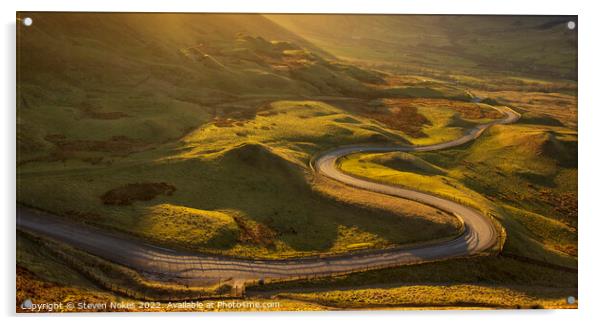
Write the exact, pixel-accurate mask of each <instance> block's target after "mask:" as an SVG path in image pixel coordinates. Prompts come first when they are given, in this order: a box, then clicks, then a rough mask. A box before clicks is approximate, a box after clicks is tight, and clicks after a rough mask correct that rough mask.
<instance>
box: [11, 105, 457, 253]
mask: <svg viewBox="0 0 602 325" xmlns="http://www.w3.org/2000/svg"><path fill="white" fill-rule="evenodd" d="M349 121H354V122H353V123H349ZM379 139H380V140H381V141H383V139H384V140H385V141H390V142H394V141H403V138H402V137H401V136H400V135H397V134H396V133H395V132H394V131H391V130H387V129H385V128H383V127H381V126H379V125H378V124H374V123H373V122H370V121H369V120H366V119H363V118H362V117H357V116H350V115H349V114H347V113H345V112H344V111H342V110H340V109H338V108H336V107H333V106H330V105H326V104H323V103H320V102H291V101H286V102H276V103H274V104H272V105H271V108H270V109H265V110H264V111H262V112H260V113H259V114H258V115H257V116H256V117H255V118H254V119H251V120H248V121H245V122H244V123H242V124H240V123H237V124H234V125H232V126H222V127H219V126H217V125H216V124H212V125H207V126H202V127H200V128H199V129H197V130H195V131H193V132H191V133H190V134H189V135H188V136H187V137H185V138H183V139H182V140H181V141H180V142H176V143H172V144H169V145H164V146H163V147H161V148H160V149H156V150H153V151H147V152H144V153H140V154H132V155H130V156H128V157H124V158H121V159H120V160H119V161H116V162H115V163H113V164H111V165H108V166H103V165H102V164H101V165H89V164H88V165H82V164H81V163H80V162H77V161H67V162H64V163H63V162H57V163H54V164H52V163H48V162H44V163H41V162H40V163H29V164H26V165H24V166H22V167H21V168H20V175H19V186H18V189H19V198H20V200H21V202H23V203H26V204H29V205H33V206H36V207H39V208H43V209H45V210H49V211H54V212H57V213H59V214H62V215H65V216H67V217H71V218H75V219H77V220H82V221H85V222H89V223H93V224H97V225H101V226H104V227H109V228H113V229H116V230H120V231H125V232H128V233H132V234H135V235H138V236H142V237H145V238H148V239H150V240H152V241H155V242H157V243H161V244H165V245H169V246H177V247H184V248H188V249H193V250H202V251H203V250H204V251H214V252H220V253H225V254H240V255H249V256H268V257H269V256H292V255H307V254H315V253H318V252H341V251H347V250H351V249H356V248H366V247H386V246H390V245H393V244H404V243H410V242H416V241H421V240H428V239H432V238H435V237H440V236H449V235H452V234H454V233H455V231H457V229H458V226H459V225H458V224H457V221H456V220H455V218H454V217H452V216H445V215H440V214H438V213H436V211H435V210H434V209H431V208H427V207H424V206H421V205H418V204H408V205H407V206H406V207H405V208H401V209H399V208H397V209H395V210H392V209H387V208H386V207H384V208H383V207H380V208H379V207H376V211H378V214H377V215H376V218H378V219H379V222H374V220H375V219H374V218H375V214H374V211H375V210H374V209H375V207H368V206H367V205H366V203H365V202H364V203H358V202H355V204H354V206H346V205H342V204H340V203H339V202H338V200H337V199H335V198H334V197H333V196H332V195H330V196H329V195H326V196H325V195H323V194H320V193H322V192H321V191H316V190H314V189H313V188H312V185H311V184H309V183H308V180H307V179H306V175H305V172H307V163H308V161H309V158H310V157H311V156H312V155H313V154H315V153H316V152H318V151H320V150H324V149H327V148H330V147H333V146H336V145H338V144H342V143H357V142H374V141H376V140H379ZM138 182H166V183H168V184H170V185H172V186H174V187H175V188H176V190H175V191H174V193H173V194H171V195H170V196H164V195H159V196H157V197H156V198H154V199H153V200H151V201H139V202H135V203H134V204H132V205H130V206H112V205H106V204H103V203H102V201H101V200H100V197H101V196H102V195H103V194H104V193H105V192H107V191H109V190H111V189H114V188H117V187H120V186H123V185H125V184H129V183H138ZM56 187H59V188H61V191H52V190H51V189H52V188H56ZM347 203H353V202H347ZM182 211H184V212H185V213H181V212H182ZM391 211H395V212H391ZM174 215H177V217H174ZM199 216H202V217H203V218H206V219H205V220H207V222H209V224H208V225H205V226H203V227H202V228H201V229H196V228H197V226H198V225H201V224H203V223H204V222H205V221H201V220H199ZM417 216H421V217H422V218H417ZM406 222H409V223H408V224H406ZM416 229H421V231H416ZM185 230H186V231H185ZM201 233H202V236H200V235H201Z"/></svg>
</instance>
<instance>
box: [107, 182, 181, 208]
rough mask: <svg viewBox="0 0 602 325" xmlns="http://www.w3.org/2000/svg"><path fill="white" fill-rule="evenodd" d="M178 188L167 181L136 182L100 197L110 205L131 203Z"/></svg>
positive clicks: (166, 193)
mask: <svg viewBox="0 0 602 325" xmlns="http://www.w3.org/2000/svg"><path fill="white" fill-rule="evenodd" d="M175 190H176V188H175V187H174V186H173V185H169V184H167V183H163V182H161V183H134V184H127V185H124V186H121V187H118V188H114V189H112V190H110V191H108V192H106V193H105V194H103V195H102V196H101V197H100V199H101V200H102V203H104V204H108V205H130V204H132V202H134V201H149V200H152V199H154V198H155V197H156V196H157V195H159V194H163V195H171V194H172V193H173V192H174V191H175Z"/></svg>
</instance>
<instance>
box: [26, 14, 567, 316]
mask: <svg viewBox="0 0 602 325" xmlns="http://www.w3.org/2000/svg"><path fill="white" fill-rule="evenodd" d="M28 15H29V16H30V17H32V18H33V19H34V21H35V22H36V24H35V26H32V28H29V29H25V27H23V26H21V25H19V27H18V28H19V30H18V37H17V43H18V72H19V75H18V78H17V84H18V87H17V102H18V111H17V144H16V145H17V161H16V163H17V186H16V187H17V188H16V190H17V204H19V205H23V206H27V207H29V208H33V209H38V210H42V211H46V212H49V213H51V214H54V215H57V216H59V217H60V218H61V220H65V221H66V222H67V223H69V224H70V225H73V226H74V227H77V226H78V225H80V226H81V225H82V224H85V225H88V226H92V227H98V228H100V229H102V231H107V232H109V233H111V234H114V235H116V236H122V237H125V238H128V239H131V240H132V241H135V242H141V243H146V244H148V245H151V246H154V247H157V246H158V247H162V248H164V249H166V251H169V252H174V254H179V253H181V254H189V253H195V254H211V255H213V256H218V257H219V256H222V257H224V256H225V257H237V258H244V259H251V260H255V259H287V258H288V259H300V260H301V259H304V258H309V257H326V256H333V255H340V254H347V255H351V256H353V258H355V257H358V256H361V255H362V254H364V253H366V252H368V251H370V252H379V253H383V252H382V251H380V250H381V249H400V248H403V249H405V248H406V247H414V245H421V244H422V245H424V244H425V243H429V244H430V245H435V244H436V243H441V242H442V241H443V240H449V239H450V238H460V237H461V236H460V235H461V234H462V232H463V231H464V230H465V229H466V228H465V225H464V224H463V223H462V221H461V220H462V216H458V215H453V214H450V213H448V212H445V211H443V210H439V209H437V208H435V207H434V206H431V205H427V204H422V203H419V202H416V201H411V200H407V199H401V198H399V197H394V196H389V195H385V194H380V193H377V192H373V191H370V190H367V189H360V188H356V187H353V186H348V185H346V184H345V183H343V182H339V181H336V180H334V179H331V178H329V177H327V176H326V175H325V174H321V173H319V172H316V170H314V167H315V166H313V165H312V164H311V163H312V162H315V161H316V160H317V157H319V156H320V155H324V153H328V152H330V150H332V149H334V148H339V147H347V146H352V145H353V146H356V145H357V146H375V147H382V146H387V147H411V146H428V145H436V144H441V143H445V142H450V141H453V140H456V139H458V138H461V137H463V136H464V135H466V134H469V132H471V131H473V130H474V129H475V128H476V127H479V126H481V125H488V124H489V123H493V122H495V121H498V120H500V119H503V118H505V114H503V113H501V111H499V110H498V109H499V108H503V107H504V106H507V107H510V108H512V109H513V110H515V111H516V112H519V113H520V115H521V117H520V119H519V120H518V121H516V122H515V123H512V124H508V125H494V126H491V127H490V128H488V129H487V130H485V131H484V132H483V133H482V134H480V136H479V137H477V138H475V139H474V140H473V141H469V142H467V143H465V144H462V145H459V146H455V147H452V148H448V149H442V150H434V151H429V152H419V151H416V152H395V151H392V152H380V153H374V152H372V153H367V152H354V153H351V154H348V155H346V156H344V157H341V158H340V159H338V160H337V161H336V166H337V168H339V170H341V171H343V172H344V173H346V174H348V175H353V176H355V177H359V178H361V179H362V180H368V181H371V182H375V183H384V184H391V185H394V186H399V187H403V188H407V189H412V190H418V191H421V192H426V193H430V194H433V195H435V196H438V197H441V198H445V199H449V200H451V201H454V202H458V203H460V204H462V205H465V206H468V207H471V208H474V209H475V210H477V211H479V212H481V213H482V214H483V215H484V216H485V217H486V218H487V220H491V219H490V218H489V217H491V218H493V220H494V221H495V224H497V223H499V226H500V227H497V226H496V227H497V228H496V229H497V231H498V232H499V233H498V234H497V235H498V237H499V243H498V244H499V245H496V246H495V247H496V248H494V249H490V250H488V251H486V252H485V251H484V252H481V253H480V254H478V255H477V256H470V257H463V258H454V259H449V260H448V259H443V260H438V261H434V262H429V263H423V264H420V263H419V264H415V265H405V266H395V267H390V268H386V269H381V270H370V271H365V269H364V270H362V272H359V273H352V274H345V275H337V276H330V277H322V278H308V279H299V280H294V281H285V282H277V283H275V282H269V281H265V283H264V281H263V279H262V280H261V281H255V282H253V283H252V284H250V283H251V282H249V283H245V282H244V281H242V280H240V279H236V278H228V279H220V280H219V283H218V284H213V282H215V281H213V282H211V281H208V280H207V279H206V278H205V279H197V280H199V283H201V284H198V285H196V284H195V285H189V284H188V283H185V284H184V283H182V280H178V281H180V282H178V281H171V280H167V279H174V277H169V276H167V275H165V274H155V273H153V272H146V271H144V270H134V269H132V268H128V267H126V266H124V265H118V264H116V263H114V261H110V260H108V259H103V258H100V257H98V256H96V255H93V254H90V253H89V252H87V251H85V250H83V249H80V248H78V247H73V246H70V245H67V244H65V243H62V242H59V241H55V240H51V239H50V238H47V237H44V236H41V235H39V234H38V235H36V234H34V233H32V232H29V231H23V230H19V231H18V232H17V274H16V276H17V311H21V310H20V304H21V303H23V301H25V300H26V299H33V300H34V302H35V301H38V302H39V301H41V300H48V301H64V302H66V301H72V300H86V301H88V302H90V303H92V304H93V303H97V302H98V303H102V302H106V301H116V302H123V303H132V304H133V307H132V306H130V307H127V308H122V309H118V310H119V311H148V310H145V309H144V308H142V307H141V305H138V304H139V303H143V302H145V301H146V302H148V301H153V300H157V301H163V302H168V301H183V300H195V301H198V302H203V303H206V305H205V307H204V308H203V310H206V311H232V310H247V311H249V310H254V311H266V310H333V309H361V308H368V309H371V308H376V309H383V308H395V309H397V308H421V309H428V308H438V309H442V308H575V307H576V304H572V305H571V304H568V303H567V297H569V296H573V297H576V298H578V297H577V296H578V295H577V264H578V263H577V261H578V249H577V247H578V245H577V232H578V209H577V207H578V202H577V197H578V195H577V175H578V157H577V147H578V131H577V126H578V125H577V78H576V33H575V32H574V31H569V30H568V29H566V27H565V24H566V21H567V19H576V17H552V16H541V17H539V16H538V17H530V16H522V17H512V16H507V17H479V16H473V17H463V16H395V15H391V16H382V15H376V16H361V15H360V16H355V15H326V16H325V15H259V14H257V15H247V14H245V15H222V14H202V15H197V14H161V15H159V14H148V15H141V14H102V15H101V14H85V13H78V14H68V13H31V14H28ZM496 108H498V109H496ZM384 254H386V252H384ZM454 257H455V256H454ZM349 258H351V257H349ZM272 262H273V261H272ZM213 280H215V279H213ZM239 280H240V281H239ZM203 281H205V282H203ZM209 282H211V283H212V284H209ZM245 284H246V285H247V287H246V292H244V290H243V291H240V290H242V286H244V285H245ZM236 290H239V291H236ZM233 291H234V292H235V293H236V294H235V295H232V292H233ZM233 296H236V298H232V297H233ZM208 297H211V298H217V299H223V300H224V301H225V302H228V303H232V306H230V307H227V306H226V307H223V308H221V307H217V306H213V305H211V304H210V303H211V302H212V301H213V302H215V299H209V300H207V298H208ZM252 302H256V303H257V305H253V304H251V305H247V306H244V303H252ZM237 306H238V307H237ZM174 308H175V309H170V308H168V307H166V306H165V305H163V306H161V307H160V308H157V309H156V310H155V311H173V310H181V311H190V310H197V309H191V308H190V306H185V305H184V306H179V307H174ZM90 310H94V311H103V308H101V307H98V306H96V307H94V306H93V307H91V309H90ZM64 311H72V310H64ZM80 311H81V310H80Z"/></svg>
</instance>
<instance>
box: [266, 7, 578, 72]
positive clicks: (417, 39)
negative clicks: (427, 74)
mask: <svg viewBox="0 0 602 325" xmlns="http://www.w3.org/2000/svg"><path fill="white" fill-rule="evenodd" d="M266 17H268V18H269V19H270V20H272V21H274V22H276V23H278V24H280V25H281V26H284V27H286V28H287V29H289V30H290V31H293V32H295V33H297V34H298V35H300V36H302V37H304V38H305V39H307V40H309V41H311V42H313V43H314V44H316V45H318V46H320V47H322V48H323V49H325V50H327V51H329V52H330V53H332V54H334V55H335V56H337V57H339V58H342V59H348V60H354V61H363V62H368V63H372V64H377V65H388V66H398V68H399V69H400V70H401V71H403V70H406V71H408V70H410V71H411V70H428V69H435V70H442V69H443V70H444V71H449V72H450V73H455V74H457V73H459V72H460V71H471V72H475V71H482V72H490V73H491V72H503V73H506V74H508V73H509V74H517V73H519V74H520V73H522V74H528V75H532V76H545V77H556V78H566V79H574V78H576V73H577V61H576V59H577V56H576V49H577V48H576V43H577V37H576V35H577V34H576V33H574V31H571V30H569V29H568V28H567V27H566V23H567V22H568V21H569V20H573V21H575V22H577V19H576V17H566V16H565V17H555V16H537V17H534V16H454V15H434V16H429V15H266ZM452 71H453V72H452Z"/></svg>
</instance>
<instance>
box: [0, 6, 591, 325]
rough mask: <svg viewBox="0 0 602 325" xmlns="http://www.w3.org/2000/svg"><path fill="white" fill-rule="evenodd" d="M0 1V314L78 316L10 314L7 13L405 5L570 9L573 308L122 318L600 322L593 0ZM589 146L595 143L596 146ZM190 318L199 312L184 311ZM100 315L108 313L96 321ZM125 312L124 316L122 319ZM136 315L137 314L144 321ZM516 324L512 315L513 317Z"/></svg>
mask: <svg viewBox="0 0 602 325" xmlns="http://www.w3.org/2000/svg"><path fill="white" fill-rule="evenodd" d="M11 1H12V2H11V3H5V2H6V1H5V2H2V9H3V10H2V11H1V12H0V15H1V16H2V23H3V25H2V28H3V31H2V33H1V34H2V36H3V40H2V43H1V44H2V46H3V49H2V51H1V55H2V60H1V61H0V62H1V63H2V65H3V66H2V69H1V70H0V71H2V72H3V76H2V78H1V79H0V82H1V84H2V85H1V87H0V89H1V90H2V99H4V104H5V105H3V107H2V108H1V109H0V111H1V112H2V113H1V114H2V118H1V119H0V120H1V121H2V123H3V124H4V125H3V127H2V128H1V130H0V133H1V134H2V140H3V142H4V143H3V145H2V148H3V149H4V155H3V156H2V157H3V158H2V172H3V175H2V176H3V177H2V178H1V179H2V181H3V185H4V186H2V192H1V193H0V198H1V200H2V204H1V205H0V206H1V207H2V208H3V211H4V212H5V213H4V214H2V216H3V219H2V220H3V221H4V224H3V228H2V231H3V234H4V236H2V237H3V238H4V240H5V242H4V245H3V248H4V249H5V250H6V251H5V252H4V254H2V256H3V264H2V267H1V268H0V272H1V273H2V277H1V279H2V282H3V285H2V293H1V297H2V300H1V302H0V306H1V308H2V316H3V317H9V319H7V320H8V321H9V323H12V322H19V324H21V323H23V324H28V323H39V322H44V324H47V323H60V324H72V323H73V324H75V323H77V324H81V322H82V320H81V319H79V318H78V317H74V316H73V315H69V316H66V317H65V316H62V315H52V316H50V317H45V318H39V317H17V318H15V317H14V316H12V315H13V314H14V297H15V296H14V293H15V291H14V270H15V269H14V211H15V207H14V206H15V204H14V202H15V112H14V109H15V94H14V91H15V62H14V61H15V54H14V53H15V37H14V32H15V25H14V23H15V11H17V10H19V11H137V12H164V11H169V12H261V13H274V12H289V13H303V12H307V13H324V12H331V13H405V14H420V13H424V14H571V15H574V14H578V15H579V135H580V139H579V153H580V164H579V194H580V195H579V209H580V215H579V219H580V221H581V225H580V227H579V249H580V250H579V255H580V257H579V261H580V263H579V264H580V265H579V280H580V285H579V310H577V311H575V310H572V311H475V312H466V311H431V312H424V311H404V312H331V313H265V314H257V313H241V314H209V313H208V314H153V315H150V316H149V315H141V314H128V315H122V316H125V317H124V318H125V321H129V322H139V321H145V322H147V321H148V322H150V323H151V324H155V323H158V324H163V323H165V322H166V321H167V319H166V317H169V318H171V317H177V318H178V319H179V320H180V321H185V322H226V323H238V324H245V325H246V324H247V323H249V322H261V323H262V324H265V323H269V324H282V323H285V322H286V323H290V324H291V325H293V324H302V323H307V322H311V323H313V322H316V321H319V322H337V323H341V324H364V323H366V322H385V323H391V324H393V323H395V324H400V323H406V322H407V323H410V322H420V323H421V324H422V323H427V324H431V323H439V324H442V323H444V324H448V323H456V322H458V323H460V322H462V323H463V324H473V323H475V324H476V323H478V324H481V325H483V324H487V325H489V324H504V325H507V324H509V323H511V322H520V323H525V322H534V323H544V322H545V323H546V324H565V325H566V324H569V323H573V322H576V323H589V322H592V323H598V324H599V323H600V320H601V316H598V314H599V313H596V311H597V307H598V306H597V304H598V303H599V302H600V299H599V296H600V295H599V292H600V289H601V288H600V284H599V282H600V275H601V274H602V272H601V271H602V270H601V269H600V262H599V261H598V260H599V259H598V258H597V257H598V256H599V255H600V253H599V247H600V244H599V242H598V241H596V239H597V238H598V237H600V231H601V229H602V227H601V226H602V225H601V222H600V220H601V218H602V217H601V216H600V215H599V213H598V212H599V211H600V209H599V206H598V205H596V201H597V199H598V198H597V193H600V192H601V191H600V185H597V184H602V179H601V177H600V172H599V169H600V166H602V161H601V160H600V153H599V151H598V150H599V149H598V148H599V147H600V146H601V145H600V143H602V141H600V140H602V135H601V134H600V133H599V132H596V131H597V130H598V129H600V126H599V124H600V122H602V104H600V101H599V100H597V98H598V97H599V94H600V93H601V90H600V85H601V84H602V83H601V82H600V77H601V76H602V71H601V69H600V63H599V60H600V59H599V57H601V55H600V48H601V47H600V42H599V41H598V39H599V38H600V35H599V34H600V31H602V26H601V25H602V24H601V23H600V21H601V20H602V12H601V11H600V6H599V5H597V4H596V2H595V1H590V2H587V1H579V0H566V1H557V0H546V1H525V0H505V1H485V0H422V1H409V0H397V1H394V0H388V1H387V0H370V1H366V0H363V1H352V0H347V1H345V0H322V1H314V2H312V1H294V3H287V2H286V1H267V0H256V1H244V0H238V1H234V0H219V1H203V2H201V1H199V2H194V1H192V0H187V1H186V0H170V1H156V0H152V1H150V0H146V1H129V2H128V1H123V0H99V1H95V2H91V1H89V2H86V1H81V0H79V1H67V0H54V1H48V0H14V1H13V0H11ZM596 149H598V150H596ZM99 316H100V317H93V318H91V319H86V320H85V322H91V323H92V324H100V323H105V322H107V321H109V322H114V321H123V320H124V319H122V317H119V318H120V319H117V318H116V317H115V315H110V314H103V315H99ZM190 316H195V317H202V319H192V318H190ZM106 317H110V318H109V319H106ZM132 317H133V318H132ZM141 318H145V319H144V320H143V319H141ZM517 324H518V323H517Z"/></svg>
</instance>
